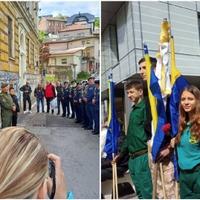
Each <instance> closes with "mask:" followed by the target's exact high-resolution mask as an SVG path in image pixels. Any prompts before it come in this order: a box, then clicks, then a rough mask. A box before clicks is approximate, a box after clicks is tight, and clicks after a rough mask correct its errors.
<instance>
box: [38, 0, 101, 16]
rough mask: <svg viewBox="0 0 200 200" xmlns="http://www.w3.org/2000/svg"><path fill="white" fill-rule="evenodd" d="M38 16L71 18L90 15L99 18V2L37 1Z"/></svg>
mask: <svg viewBox="0 0 200 200" xmlns="http://www.w3.org/2000/svg"><path fill="white" fill-rule="evenodd" d="M39 8H40V9H41V10H40V11H39V16H41V15H49V14H52V15H53V16H57V15H58V14H59V13H60V14H62V15H66V16H69V17H70V16H72V15H74V14H78V13H79V12H80V13H90V14H93V15H94V16H95V17H99V16H100V3H99V1H73V2H72V1H55V0H54V1H53V0H51V1H49V0H41V1H39Z"/></svg>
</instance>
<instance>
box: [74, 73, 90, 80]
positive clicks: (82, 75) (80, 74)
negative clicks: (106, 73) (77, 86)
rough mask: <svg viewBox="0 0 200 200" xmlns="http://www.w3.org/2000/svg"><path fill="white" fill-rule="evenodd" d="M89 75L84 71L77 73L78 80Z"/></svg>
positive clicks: (85, 78)
mask: <svg viewBox="0 0 200 200" xmlns="http://www.w3.org/2000/svg"><path fill="white" fill-rule="evenodd" d="M89 77H90V74H89V73H88V72H85V71H81V72H79V73H78V74H77V80H78V81H82V80H87V79H88V78H89Z"/></svg>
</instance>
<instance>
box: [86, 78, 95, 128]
mask: <svg viewBox="0 0 200 200" xmlns="http://www.w3.org/2000/svg"><path fill="white" fill-rule="evenodd" d="M94 89H95V85H94V77H89V78H88V87H87V91H86V96H85V98H84V101H85V102H86V113H87V116H88V119H89V125H88V127H86V128H85V129H87V130H92V129H93V121H94V114H93V113H94V106H93V104H92V99H93V98H94Z"/></svg>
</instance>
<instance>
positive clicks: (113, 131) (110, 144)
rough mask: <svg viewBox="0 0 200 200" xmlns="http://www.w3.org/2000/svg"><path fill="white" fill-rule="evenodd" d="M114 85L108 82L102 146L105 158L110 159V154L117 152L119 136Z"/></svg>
mask: <svg viewBox="0 0 200 200" xmlns="http://www.w3.org/2000/svg"><path fill="white" fill-rule="evenodd" d="M114 89H115V84H114V82H113V81H110V82H109V97H110V98H109V118H108V123H109V126H108V131H107V136H106V143H105V146H104V152H106V153H107V158H109V159H112V154H117V152H118V137H119V135H120V124H119V122H118V120H117V115H116V109H115V102H114V100H115V94H114Z"/></svg>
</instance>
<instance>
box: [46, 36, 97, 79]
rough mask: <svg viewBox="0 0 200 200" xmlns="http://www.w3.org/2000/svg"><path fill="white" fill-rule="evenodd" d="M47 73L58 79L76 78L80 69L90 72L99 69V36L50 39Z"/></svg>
mask: <svg viewBox="0 0 200 200" xmlns="http://www.w3.org/2000/svg"><path fill="white" fill-rule="evenodd" d="M45 44H46V45H48V48H49V61H48V67H47V73H48V74H49V73H50V74H55V76H56V78H57V79H59V80H72V79H76V77H77V74H78V73H79V72H81V71H87V72H88V73H90V74H92V73H95V72H98V71H99V54H98V52H99V36H98V35H97V36H89V37H81V38H77V39H73V40H68V39H67V38H65V39H64V38H62V39H50V40H49V41H46V42H45Z"/></svg>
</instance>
